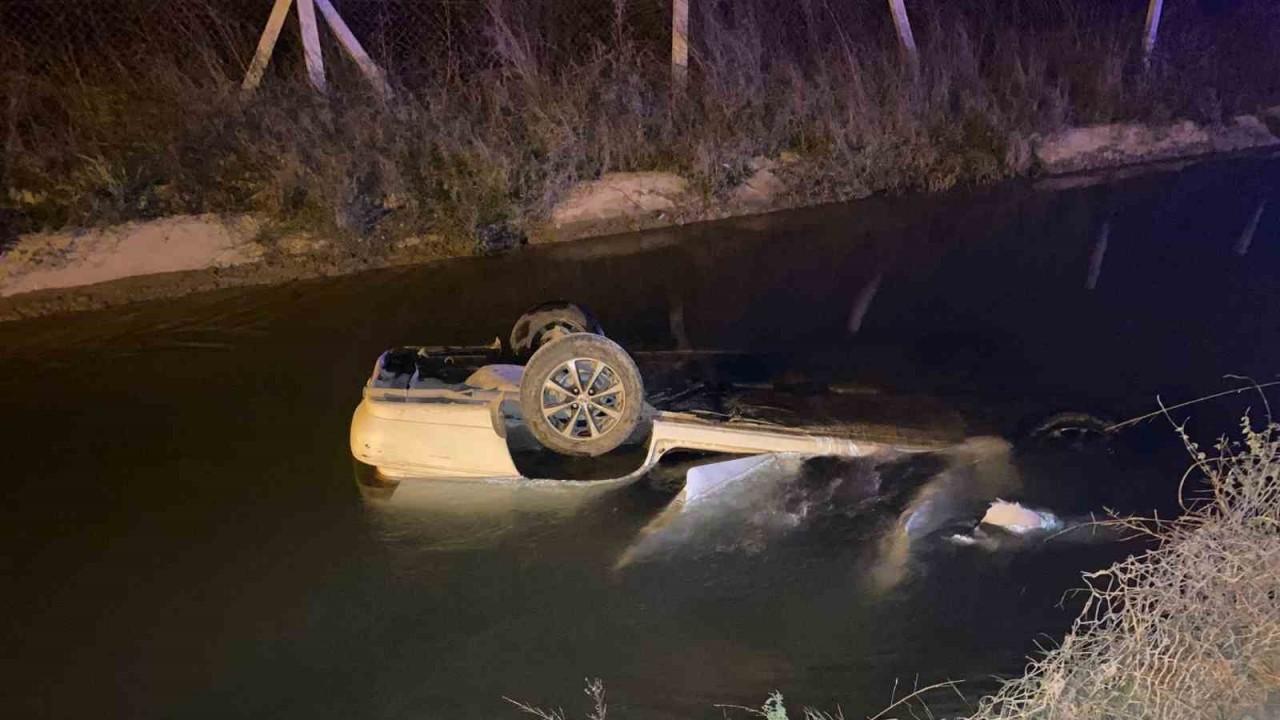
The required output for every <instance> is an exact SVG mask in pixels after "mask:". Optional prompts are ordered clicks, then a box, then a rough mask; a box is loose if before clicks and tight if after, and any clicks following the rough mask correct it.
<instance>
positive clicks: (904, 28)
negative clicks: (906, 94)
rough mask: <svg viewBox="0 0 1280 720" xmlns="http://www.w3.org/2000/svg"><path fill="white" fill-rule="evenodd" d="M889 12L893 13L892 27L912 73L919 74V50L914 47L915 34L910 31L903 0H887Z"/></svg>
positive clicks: (909, 21)
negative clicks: (896, 33) (895, 30)
mask: <svg viewBox="0 0 1280 720" xmlns="http://www.w3.org/2000/svg"><path fill="white" fill-rule="evenodd" d="M889 13H890V14H891V15H893V27H894V28H896V29H897V31H898V45H899V46H901V47H902V54H903V55H905V56H906V57H907V63H908V64H910V65H911V72H912V74H913V75H916V76H918V75H919V74H920V52H919V51H918V50H917V49H916V36H915V34H914V33H912V32H911V19H910V18H908V17H907V5H906V2H905V0H889Z"/></svg>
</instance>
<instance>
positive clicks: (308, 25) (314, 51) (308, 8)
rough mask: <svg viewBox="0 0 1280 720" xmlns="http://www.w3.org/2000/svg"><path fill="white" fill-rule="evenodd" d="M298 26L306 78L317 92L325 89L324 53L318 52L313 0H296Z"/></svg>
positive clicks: (318, 43)
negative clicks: (305, 63)
mask: <svg viewBox="0 0 1280 720" xmlns="http://www.w3.org/2000/svg"><path fill="white" fill-rule="evenodd" d="M298 27H299V28H300V29H301V30H302V49H303V52H304V54H305V55H306V56H307V79H309V80H310V81H311V87H313V88H315V89H316V90H317V91H318V92H321V93H323V92H324V91H325V80H324V54H323V53H321V52H320V28H319V26H318V25H316V6H315V4H314V2H313V0H298Z"/></svg>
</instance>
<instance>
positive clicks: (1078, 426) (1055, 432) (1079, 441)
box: [1026, 412, 1114, 449]
mask: <svg viewBox="0 0 1280 720" xmlns="http://www.w3.org/2000/svg"><path fill="white" fill-rule="evenodd" d="M1113 424H1114V423H1113V422H1112V421H1110V420H1108V419H1106V418H1104V417H1100V416H1098V415H1093V414H1090V413H1085V412H1060V413H1056V414H1054V415H1050V416H1049V417H1047V418H1044V419H1042V420H1040V421H1039V422H1037V423H1035V424H1034V425H1033V426H1032V427H1031V429H1030V430H1029V431H1028V432H1027V433H1026V435H1027V439H1028V440H1030V441H1031V442H1034V443H1037V444H1041V445H1060V446H1063V447H1070V448H1075V449H1085V448H1094V447H1106V446H1107V445H1109V444H1110V442H1111V437H1112V435H1111V433H1110V432H1109V430H1110V428H1111V426H1112V425H1113Z"/></svg>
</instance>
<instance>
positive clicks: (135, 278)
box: [0, 107, 1280, 321]
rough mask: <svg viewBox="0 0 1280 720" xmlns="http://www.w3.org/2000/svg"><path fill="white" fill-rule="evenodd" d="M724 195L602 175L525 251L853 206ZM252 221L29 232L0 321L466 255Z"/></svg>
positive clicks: (1050, 163)
mask: <svg viewBox="0 0 1280 720" xmlns="http://www.w3.org/2000/svg"><path fill="white" fill-rule="evenodd" d="M1026 147H1027V148H1028V150H1027V153H1026V156H1025V157H1024V158H1022V159H1021V160H1020V161H1019V163H1018V165H1019V170H1020V172H1022V173H1023V174H1027V175H1033V176H1037V175H1038V176H1040V178H1041V180H1040V181H1039V182H1037V184H1036V187H1037V188H1038V189H1041V190H1044V191H1055V190H1064V189H1069V188H1072V187H1079V186H1084V185H1095V184H1100V183H1105V182H1112V181H1116V180H1119V179H1122V178H1125V177H1131V176H1134V175H1141V174H1145V173H1153V172H1170V171H1174V170H1177V169H1180V168H1182V167H1185V166H1186V165H1188V164H1190V163H1194V162H1197V161H1199V160H1202V159H1206V158H1209V157H1215V156H1220V155H1223V154H1227V153H1239V152H1259V151H1261V152H1268V151H1273V150H1274V148H1276V147H1280V107H1277V108H1271V109H1269V110H1266V111H1264V112H1262V113H1259V114H1258V115H1243V116H1238V117H1235V118H1232V119H1231V120H1230V121H1229V122H1227V123H1224V124H1222V125H1218V126H1212V127H1209V126H1201V125H1197V124H1195V123H1192V122H1189V121H1184V122H1177V123H1171V124H1169V125H1164V126H1151V125H1139V124H1110V125H1098V126H1091V127H1082V128H1069V129H1067V130H1064V131H1061V132H1059V133H1055V134H1052V135H1049V136H1046V137H1042V138H1032V139H1031V140H1030V141H1028V143H1027V145H1026ZM748 170H749V171H750V173H749V175H748V176H747V177H746V178H745V179H744V180H743V182H742V183H741V184H740V185H739V186H738V187H737V188H735V189H734V190H733V191H732V192H731V193H730V194H729V195H728V196H727V197H724V198H708V197H706V196H705V195H702V194H700V193H699V192H698V191H697V189H696V188H694V187H693V186H692V185H691V183H690V182H689V181H688V180H687V179H685V178H682V177H680V176H678V175H674V174H671V173H662V172H639V173H612V174H608V175H605V176H604V177H601V178H600V179H598V180H594V181H590V182H586V183H582V184H581V185H579V186H578V187H576V188H574V190H573V191H572V192H570V193H569V194H568V195H567V196H566V197H565V199H563V200H562V201H561V202H560V203H559V204H558V205H557V206H556V207H555V208H554V210H553V211H552V213H551V216H550V218H549V219H548V220H547V221H546V222H545V223H543V224H541V225H538V226H536V227H532V228H529V233H528V234H529V242H531V243H532V244H548V243H560V242H565V241H570V240H581V239H585V238H591V237H600V236H606V235H614V234H619V233H625V232H633V231H639V230H649V229H655V228H661V227H671V226H677V225H684V224H687V223H692V222H701V221H708V220H719V219H725V218H730V217H740V216H747V215H757V214H763V213H769V212H775V211H780V210H786V209H795V208H800V207H806V206H812V205H816V204H822V203H825V202H832V201H840V200H850V199H856V198H857V197H859V195H858V194H857V193H854V194H853V195H852V196H851V197H850V196H847V195H848V193H846V194H845V195H840V196H829V195H827V194H822V193H821V192H819V191H815V190H813V189H812V188H811V187H809V186H808V185H807V184H806V182H805V178H806V177H807V173H806V170H807V168H806V166H805V162H804V160H803V159H802V158H800V157H798V156H795V155H792V154H790V153H784V154H783V155H782V156H780V157H778V158H757V159H756V160H754V161H753V162H752V163H751V165H750V167H749V168H748ZM264 227H265V223H264V222H263V221H262V220H261V219H260V218H254V217H252V216H244V215H239V216H216V215H203V216H182V217H174V218H164V219H160V220H155V221H149V222H135V223H128V224H125V225H121V226H115V227H111V228H102V229H93V230H84V231H65V232H60V233H37V234H31V235H25V236H22V237H20V238H19V239H18V241H17V242H16V243H14V244H13V246H12V247H10V248H9V249H8V250H6V251H5V253H4V254H3V255H0V321H4V320H13V319H18V318H26V317H36V316H41V315H48V314H54V313H60V312H73V311H81V310H90V309H97V308H104V307H110V306H115V305H121V304H125V303H130V302H138V301H145V300H154V299H158V298H165V297H176V296H181V295H186V294H190V293H195V292H202V291H208V290H216V289H220V288H227V287H236V286H244V285H261V284H275V283H283V282H288V281H292V280H301V279H306V278H313V277H323V276H334V275H343V274H349V273H355V272H360V271H362V270H370V269H376V268H383V267H391V266H397V265H406V264H416V263H422V262H428V261H431V260H439V259H443V258H448V257H456V256H458V255H459V254H466V251H465V250H464V249H462V248H458V247H451V246H448V245H446V244H443V243H442V242H441V241H440V239H439V238H433V237H428V238H410V239H409V240H407V241H400V242H399V243H397V244H395V245H394V246H392V247H383V248H373V247H362V246H360V245H359V244H358V243H357V244H354V245H353V244H352V243H350V242H347V243H340V242H336V241H331V240H328V239H324V238H315V237H311V236H307V235H294V236H287V237H284V238H275V239H270V240H268V239H265V238H264V233H263V228H264Z"/></svg>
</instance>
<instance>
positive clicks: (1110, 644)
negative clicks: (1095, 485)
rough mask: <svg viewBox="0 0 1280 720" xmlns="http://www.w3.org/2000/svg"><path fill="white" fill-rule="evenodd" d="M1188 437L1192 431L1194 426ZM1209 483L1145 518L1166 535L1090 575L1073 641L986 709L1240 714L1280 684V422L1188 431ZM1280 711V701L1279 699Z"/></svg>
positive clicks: (1094, 714)
mask: <svg viewBox="0 0 1280 720" xmlns="http://www.w3.org/2000/svg"><path fill="white" fill-rule="evenodd" d="M1184 439H1185V436H1184ZM1188 448H1189V449H1190V450H1191V452H1192V453H1193V455H1194V457H1195V467H1194V468H1193V471H1198V472H1199V473H1202V474H1203V475H1204V478H1205V487H1206V489H1205V491H1204V492H1200V493H1195V494H1194V497H1192V498H1191V499H1190V500H1189V501H1188V503H1187V504H1188V512H1187V513H1186V514H1185V515H1184V516H1182V517H1181V518H1180V519H1178V520H1175V521H1173V522H1167V523H1161V524H1155V525H1152V524H1134V525H1133V527H1134V528H1135V529H1140V530H1142V531H1144V532H1151V533H1154V534H1155V536H1156V537H1157V538H1158V539H1159V545H1158V546H1157V547H1156V548H1155V549H1153V550H1150V551H1149V552H1147V553H1145V554H1143V555H1138V556H1134V557H1130V558H1128V559H1126V560H1124V561H1122V562H1119V563H1117V564H1115V565H1113V566H1112V567H1110V568H1108V569H1106V570H1103V571H1100V572H1096V573H1092V574H1089V575H1087V576H1086V577H1087V578H1088V581H1089V589H1088V593H1089V599H1088V602H1087V604H1086V607H1085V608H1084V610H1083V611H1082V613H1081V615H1080V617H1079V618H1078V619H1077V621H1076V624H1075V626H1074V628H1073V629H1072V631H1071V632H1070V633H1069V634H1068V635H1067V637H1066V639H1065V640H1064V641H1063V643H1062V644H1061V646H1059V647H1058V648H1057V649H1055V650H1053V651H1051V652H1049V653H1047V654H1046V655H1045V656H1044V657H1042V658H1040V659H1038V660H1036V661H1035V662H1033V663H1032V665H1031V666H1030V667H1029V668H1028V669H1027V673H1026V675H1025V676H1024V677H1022V678H1020V679H1017V680H1014V681H1011V682H1009V683H1007V684H1006V685H1005V686H1004V687H1003V688H1002V689H1001V690H1000V691H999V693H997V694H996V695H995V696H993V697H989V698H986V699H984V700H983V701H982V703H981V704H980V709H979V712H978V713H977V714H976V715H975V716H974V718H975V720H989V719H990V720H994V719H996V718H1001V719H1004V720H1021V719H1023V718H1027V719H1031V718H1035V719H1037V720H1040V719H1044V720H1051V719H1053V718H1063V719H1067V718H1069V719H1070V720H1091V719H1093V718H1097V719H1098V720H1102V719H1104V718H1105V719H1108V720H1111V719H1115V720H1125V719H1128V718H1134V719H1135V720H1136V719H1139V718H1142V719H1147V718H1151V719H1156V718H1159V719H1160V720H1179V719H1181V718H1187V719H1191V718H1196V719H1200V718H1224V719H1225V718H1242V717H1245V716H1247V715H1250V714H1254V715H1256V714H1257V712H1258V711H1259V710H1260V709H1261V708H1262V707H1263V706H1264V705H1265V704H1266V703H1267V702H1268V701H1271V702H1275V701H1276V699H1277V693H1280V481H1278V476H1280V426H1277V425H1270V426H1268V427H1267V428H1265V429H1264V430H1261V431H1255V430H1253V429H1252V428H1251V427H1250V425H1249V423H1248V420H1247V419H1246V421H1245V422H1244V424H1243V440H1242V441H1240V442H1227V441H1226V440H1223V441H1221V442H1220V443H1219V444H1218V445H1217V447H1216V453H1215V454H1214V456H1210V455H1208V454H1206V453H1204V452H1202V451H1201V450H1200V449H1199V448H1197V447H1196V446H1195V445H1194V444H1191V443H1190V442H1188ZM1273 712H1274V710H1273Z"/></svg>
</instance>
